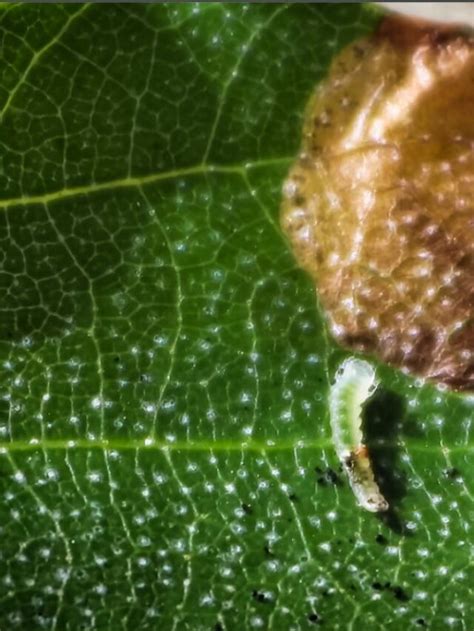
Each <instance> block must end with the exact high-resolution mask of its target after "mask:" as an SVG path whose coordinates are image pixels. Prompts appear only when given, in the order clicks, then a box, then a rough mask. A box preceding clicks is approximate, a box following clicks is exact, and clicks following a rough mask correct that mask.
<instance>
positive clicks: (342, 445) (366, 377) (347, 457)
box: [329, 358, 388, 513]
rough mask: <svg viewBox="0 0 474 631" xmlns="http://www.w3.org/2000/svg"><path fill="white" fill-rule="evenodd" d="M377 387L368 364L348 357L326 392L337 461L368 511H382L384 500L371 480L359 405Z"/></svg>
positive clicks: (373, 372) (371, 471)
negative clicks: (328, 392) (328, 391)
mask: <svg viewBox="0 0 474 631" xmlns="http://www.w3.org/2000/svg"><path fill="white" fill-rule="evenodd" d="M376 387H377V380H376V377H375V371H374V369H373V368H372V366H371V365H370V364H368V363H367V362H365V361H362V360H360V359H354V358H350V359H347V360H345V361H344V362H343V363H342V364H341V366H340V367H339V369H338V371H337V374H336V380H335V383H334V385H333V386H332V387H331V390H330V394H329V410H330V420H331V429H332V435H333V440H334V445H335V447H336V452H337V455H338V457H339V460H340V461H341V463H342V466H343V467H344V469H345V471H346V473H347V476H348V478H349V483H350V485H351V488H352V491H353V492H354V495H355V496H356V498H357V501H358V503H359V504H360V506H362V507H363V508H365V509H366V510H368V511H370V512H372V513H378V512H381V511H386V510H387V509H388V502H387V500H386V499H385V498H384V496H383V495H382V493H381V492H380V489H379V487H378V485H377V483H376V482H375V479H374V473H373V470H372V465H371V462H370V459H369V455H368V450H367V447H366V446H365V445H364V443H363V436H362V427H361V426H362V414H361V412H362V406H363V404H364V403H365V402H366V401H367V399H368V398H369V397H370V396H371V395H372V394H373V392H374V390H375V388H376Z"/></svg>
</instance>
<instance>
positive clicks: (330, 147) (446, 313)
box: [282, 18, 474, 390]
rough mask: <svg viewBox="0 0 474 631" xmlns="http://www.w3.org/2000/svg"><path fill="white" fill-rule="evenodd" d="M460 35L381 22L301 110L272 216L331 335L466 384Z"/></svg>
mask: <svg viewBox="0 0 474 631" xmlns="http://www.w3.org/2000/svg"><path fill="white" fill-rule="evenodd" d="M472 76H474V39H473V38H472V37H471V36H470V35H466V34H465V33H461V32H460V31H458V30H453V29H449V28H443V29H440V28H439V27H433V26H429V25H426V24H424V25H420V24H411V23H409V22H407V21H405V20H400V19H398V18H389V19H387V20H386V21H385V22H384V23H383V24H382V26H381V27H380V29H379V31H378V32H377V33H376V34H375V35H374V36H372V37H368V38H366V39H363V40H361V41H358V42H356V43H355V44H353V45H351V46H350V47H349V48H347V49H346V50H344V51H343V52H342V53H341V54H340V55H339V56H338V57H337V58H336V60H335V61H334V63H333V65H332V67H331V70H330V72H329V76H328V78H327V79H326V80H325V81H324V82H323V83H322V84H321V85H320V86H319V87H318V89H317V91H316V94H315V95H314V97H313V98H312V100H311V102H310V104H309V106H308V110H307V115H306V121H305V127H304V140H303V150H302V153H301V156H300V158H299V160H298V162H297V163H296V164H295V165H294V167H293V168H292V169H291V172H290V174H289V177H288V180H287V181H286V183H285V186H284V194H285V200H284V204H283V215H282V222H283V226H284V228H285V230H286V231H287V234H288V236H289V237H290V240H291V242H292V244H293V247H294V251H295V254H296V256H297V258H298V260H299V261H300V263H301V264H302V265H303V266H304V267H305V268H306V269H307V270H308V271H309V273H310V274H311V275H312V276H313V277H314V279H315V280H316V282H317V285H318V289H319V293H320V297H321V302H322V304H323V306H324V308H325V311H326V313H327V317H328V320H329V324H330V327H331V330H332V332H333V335H334V336H335V338H336V339H337V340H338V341H339V342H340V343H341V344H342V345H343V346H345V347H348V348H351V349H356V350H358V351H366V352H370V353H372V354H375V355H376V356H377V357H379V358H380V359H382V360H383V361H386V362H388V363H391V364H393V365H395V366H398V367H401V368H402V369H404V370H405V371H407V372H411V373H413V374H416V375H418V376H421V377H424V378H428V379H431V380H434V381H436V382H439V383H443V384H447V385H449V386H450V387H453V388H456V389H464V390H473V389H474V116H473V112H474V82H473V81H472Z"/></svg>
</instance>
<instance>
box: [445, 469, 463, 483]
mask: <svg viewBox="0 0 474 631" xmlns="http://www.w3.org/2000/svg"><path fill="white" fill-rule="evenodd" d="M445 475H446V477H447V478H449V479H450V480H458V479H459V478H460V477H461V472H460V471H459V469H456V467H450V468H449V469H446V471H445Z"/></svg>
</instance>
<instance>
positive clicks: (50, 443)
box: [0, 437, 474, 454]
mask: <svg viewBox="0 0 474 631" xmlns="http://www.w3.org/2000/svg"><path fill="white" fill-rule="evenodd" d="M392 446H393V448H398V446H397V445H395V444H394V445H392ZM404 446H405V448H406V449H407V451H417V452H426V453H440V454H441V453H442V452H443V450H446V451H448V452H449V453H456V452H470V451H474V444H471V443H466V444H464V445H453V446H447V445H443V446H441V445H427V444H424V443H422V442H421V441H420V442H419V441H416V440H410V441H409V442H407V441H405V442H404ZM387 447H390V445H384V448H387ZM332 448H333V442H332V440H331V438H329V437H325V438H324V437H323V438H320V439H315V440H301V439H287V440H284V441H278V442H277V441H268V442H267V441H264V440H249V441H244V442H237V441H235V440H231V439H229V440H217V441H212V440H195V441H180V440H175V441H169V440H160V439H151V438H130V439H125V438H111V439H97V440H91V439H86V438H73V437H71V438H51V439H38V438H32V439H30V440H13V441H2V442H0V453H1V452H2V451H3V452H4V453H5V452H19V451H38V450H45V451H52V450H56V451H58V450H71V449H82V450H94V449H98V450H107V451H133V450H137V449H142V450H145V451H158V452H160V451H189V452H219V451H221V452H229V451H236V452H249V453H252V452H254V453H264V452H277V451H295V450H299V449H312V450H315V451H316V450H321V449H332Z"/></svg>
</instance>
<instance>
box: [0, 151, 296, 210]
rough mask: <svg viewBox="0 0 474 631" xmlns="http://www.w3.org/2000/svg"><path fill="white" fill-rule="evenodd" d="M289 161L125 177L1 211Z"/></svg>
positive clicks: (15, 202)
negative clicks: (192, 176)
mask: <svg viewBox="0 0 474 631" xmlns="http://www.w3.org/2000/svg"><path fill="white" fill-rule="evenodd" d="M290 161H291V158H289V157H288V158H287V157H283V158H274V159H268V160H257V161H254V162H247V163H245V164H244V165H242V164H237V165H236V164H234V165H232V164H230V165H211V164H198V165H195V166H190V167H185V168H182V169H172V170H170V171H162V172H160V173H152V174H150V175H143V176H140V177H125V178H119V179H117V180H109V181H108V182H99V183H94V184H85V185H83V186H74V187H71V188H64V189H61V190H59V191H54V192H52V193H43V194H41V195H25V196H23V197H14V198H9V199H1V200H0V208H9V207H12V206H26V205H33V204H49V203H53V202H57V201H61V200H63V199H68V198H71V197H76V196H79V195H92V194H94V193H99V192H101V191H110V190H114V189H121V188H139V187H141V186H146V185H147V184H153V183H155V182H161V181H165V180H173V179H177V178H180V177H186V176H191V175H213V174H232V175H243V174H244V173H246V172H247V171H248V170H249V169H258V168H265V167H270V166H279V165H285V164H289V163H290Z"/></svg>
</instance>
